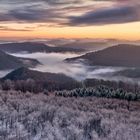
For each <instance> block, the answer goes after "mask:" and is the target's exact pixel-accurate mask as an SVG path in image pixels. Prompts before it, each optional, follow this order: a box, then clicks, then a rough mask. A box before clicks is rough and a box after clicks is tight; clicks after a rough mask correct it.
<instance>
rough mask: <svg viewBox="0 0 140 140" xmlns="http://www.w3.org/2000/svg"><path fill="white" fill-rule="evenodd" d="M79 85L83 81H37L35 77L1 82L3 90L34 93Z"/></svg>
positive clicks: (0, 86)
mask: <svg viewBox="0 0 140 140" xmlns="http://www.w3.org/2000/svg"><path fill="white" fill-rule="evenodd" d="M77 87H81V83H79V82H77V81H74V80H73V81H67V82H65V81H63V80H62V81H61V79H60V82H58V81H54V80H53V81H51V80H50V81H44V80H42V81H40V80H39V81H36V80H33V79H27V80H15V81H12V80H2V81H1V82H0V89H1V90H5V91H8V90H16V91H21V92H27V91H29V92H32V93H39V92H43V91H44V90H48V91H55V90H65V89H67V90H71V89H74V88H77Z"/></svg>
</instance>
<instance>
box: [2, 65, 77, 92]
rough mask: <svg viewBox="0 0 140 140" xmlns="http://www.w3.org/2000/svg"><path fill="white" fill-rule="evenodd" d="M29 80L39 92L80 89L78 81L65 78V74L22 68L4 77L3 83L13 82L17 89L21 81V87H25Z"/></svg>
mask: <svg viewBox="0 0 140 140" xmlns="http://www.w3.org/2000/svg"><path fill="white" fill-rule="evenodd" d="M29 79H30V80H32V81H33V83H34V88H35V90H36V89H37V90H39V91H41V90H43V89H47V90H56V89H58V90H60V89H73V88H76V87H79V83H78V82H77V81H75V80H74V79H72V78H71V77H68V76H65V75H64V74H55V73H48V72H39V71H35V70H30V69H28V68H25V67H21V68H18V69H16V70H14V71H12V72H10V73H9V74H7V75H6V76H5V77H3V78H2V79H1V81H2V82H3V81H6V80H11V81H13V84H14V85H15V87H16V86H17V85H19V83H20V81H21V83H20V84H22V85H21V86H23V83H25V84H27V83H28V80H29ZM16 82H17V83H16ZM26 82H27V83H26ZM28 86H29V85H28ZM38 86H40V87H38ZM40 88H41V89H40ZM20 89H21V88H20Z"/></svg>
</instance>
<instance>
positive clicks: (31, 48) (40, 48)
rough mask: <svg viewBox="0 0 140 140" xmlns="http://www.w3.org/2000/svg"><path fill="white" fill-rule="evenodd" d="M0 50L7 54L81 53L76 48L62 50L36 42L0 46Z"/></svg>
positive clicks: (61, 48) (62, 48)
mask: <svg viewBox="0 0 140 140" xmlns="http://www.w3.org/2000/svg"><path fill="white" fill-rule="evenodd" d="M0 50H2V51H5V52H9V53H17V52H28V53H34V52H47V53H50V52H81V51H84V50H83V49H78V48H64V47H50V46H48V45H45V44H43V43H38V42H22V43H7V44H0Z"/></svg>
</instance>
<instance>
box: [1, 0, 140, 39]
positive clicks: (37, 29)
mask: <svg viewBox="0 0 140 140" xmlns="http://www.w3.org/2000/svg"><path fill="white" fill-rule="evenodd" d="M6 38H8V39H9V38H17V39H18V38H31V39H32V38H33V39H34V38H103V39H107V38H113V39H125V40H140V0H0V39H6Z"/></svg>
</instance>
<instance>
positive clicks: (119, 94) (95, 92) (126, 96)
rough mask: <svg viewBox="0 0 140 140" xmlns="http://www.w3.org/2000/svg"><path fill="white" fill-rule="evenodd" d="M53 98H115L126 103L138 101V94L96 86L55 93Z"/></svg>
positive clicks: (139, 98) (139, 97)
mask: <svg viewBox="0 0 140 140" xmlns="http://www.w3.org/2000/svg"><path fill="white" fill-rule="evenodd" d="M55 96H63V97H91V96H95V97H105V98H116V99H123V100H128V101H136V100H140V94H139V93H133V92H127V91H125V90H123V89H113V88H109V87H106V86H97V87H94V88H76V89H74V90H70V91H68V90H64V91H56V92H55Z"/></svg>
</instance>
